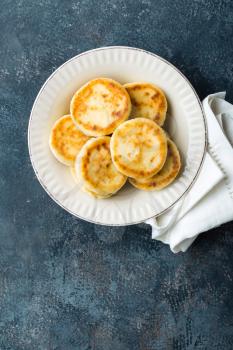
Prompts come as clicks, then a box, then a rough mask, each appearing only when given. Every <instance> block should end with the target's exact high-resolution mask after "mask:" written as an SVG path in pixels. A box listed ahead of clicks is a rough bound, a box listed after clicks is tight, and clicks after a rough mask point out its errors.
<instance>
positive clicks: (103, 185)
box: [75, 136, 127, 196]
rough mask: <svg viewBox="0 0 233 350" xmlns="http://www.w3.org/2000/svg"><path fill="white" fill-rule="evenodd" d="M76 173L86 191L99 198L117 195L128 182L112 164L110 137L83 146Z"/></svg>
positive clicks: (96, 139) (76, 164)
mask: <svg viewBox="0 0 233 350" xmlns="http://www.w3.org/2000/svg"><path fill="white" fill-rule="evenodd" d="M75 171H76V173H77V174H78V178H79V177H80V179H81V181H82V185H83V187H84V189H86V190H87V191H91V192H94V193H95V194H96V195H98V196H108V195H111V194H114V193H116V192H117V191H118V190H119V189H120V188H121V187H122V186H123V185H124V184H125V182H126V180H127V177H126V176H125V175H123V174H121V173H120V172H118V171H117V169H116V168H115V166H114V164H113V162H112V159H111V154H110V137H108V136H102V137H98V138H95V139H94V138H93V139H90V140H89V141H88V142H87V143H86V144H85V145H84V146H83V148H82V150H81V152H80V153H79V155H78V157H77V159H76V162H75Z"/></svg>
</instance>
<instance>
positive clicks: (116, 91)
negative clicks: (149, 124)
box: [70, 78, 131, 136]
mask: <svg viewBox="0 0 233 350" xmlns="http://www.w3.org/2000/svg"><path fill="white" fill-rule="evenodd" d="M70 111H71V114H72V117H73V120H74V122H75V123H76V125H77V126H78V128H79V129H80V130H81V131H82V132H83V133H84V134H86V135H89V136H103V135H109V134H111V133H112V132H113V131H114V130H115V128H116V127H117V126H118V125H120V124H121V123H122V122H123V121H125V120H126V119H128V117H129V114H130V112H131V101H130V97H129V95H128V93H127V91H126V89H125V88H124V87H123V86H122V85H121V84H119V83H118V82H116V81H114V80H112V79H107V78H98V79H94V80H91V81H89V82H88V83H87V84H86V85H84V86H83V87H81V89H79V90H78V91H77V92H76V93H75V95H74V96H73V98H72V100H71V105H70Z"/></svg>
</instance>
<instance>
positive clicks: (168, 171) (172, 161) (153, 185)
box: [129, 139, 181, 191]
mask: <svg viewBox="0 0 233 350" xmlns="http://www.w3.org/2000/svg"><path fill="white" fill-rule="evenodd" d="M167 144H168V151H167V159H166V162H165V164H164V166H163V168H162V169H161V170H160V171H159V172H158V173H157V174H156V175H154V176H152V177H151V178H149V179H146V180H145V179H144V180H143V179H129V182H130V183H131V184H132V185H133V186H134V187H136V188H138V189H140V190H145V191H154V190H161V189H163V188H165V187H166V186H168V185H169V184H171V183H172V182H173V181H174V180H175V178H176V176H177V175H178V173H179V171H180V167H181V160H180V154H179V151H178V149H177V147H176V145H175V143H174V142H173V141H171V140H170V139H168V140H167Z"/></svg>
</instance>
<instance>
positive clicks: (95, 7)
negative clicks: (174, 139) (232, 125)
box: [0, 0, 233, 350]
mask: <svg viewBox="0 0 233 350" xmlns="http://www.w3.org/2000/svg"><path fill="white" fill-rule="evenodd" d="M232 38H233V3H232V1H231V0H228V1H227V0H218V1H217V0H216V1H213V0H206V1H203V0H192V1H189V0H177V1H167V0H156V1H153V0H142V1H136V0H128V1H122V0H118V1H117V0H112V1H107V0H102V1H91V0H82V1H72V0H71V1H68V0H67V1H66V0H63V1H51V0H49V1H48V0H40V1H33V0H1V11H0V40H1V43H0V47H1V49H0V113H1V116H0V349H1V350H34V349H35V350H47V349H48V350H52V349H53V350H55V349H56V350H73V349H76V350H90V349H93V350H94V349H95V350H139V349H140V350H162V349H165V350H170V349H175V350H191V349H198V350H200V349H201V350H204V349H211V350H213V349H214V350H216V349H217V350H225V349H226V350H231V349H233V316H232V315H233V282H232V279H233V273H232V270H233V255H232V248H233V235H232V233H233V224H232V223H229V224H226V225H224V226H222V227H220V228H217V229H215V230H212V231H211V232H208V233H205V234H203V235H202V236H201V237H200V238H199V239H198V240H197V241H196V242H195V243H194V245H193V246H192V248H191V249H190V250H189V251H188V252H187V253H186V254H178V255H173V254H172V253H171V252H170V251H169V248H168V247H167V246H165V245H163V244H162V243H159V242H155V241H152V240H151V239H150V228H149V227H147V226H146V225H137V226H132V227H126V228H107V227H106V228H104V227H100V226H94V225H92V224H89V223H86V222H83V221H81V220H77V219H76V218H74V217H72V216H71V215H69V214H68V213H66V212H65V211H63V210H62V209H61V208H60V207H58V206H57V205H56V204H55V203H53V202H52V200H51V199H50V198H49V197H48V196H47V194H46V193H45V192H44V191H43V189H42V188H41V186H40V185H39V183H38V182H37V180H36V178H35V176H34V173H33V171H32V168H31V165H30V161H29V157H28V151H27V124H28V118H29V113H30V109H31V106H32V103H33V100H34V99H35V97H36V95H37V93H38V90H39V88H40V86H41V85H42V83H43V82H44V80H45V79H46V78H47V77H48V76H49V75H50V74H51V73H52V72H53V71H54V69H55V68H57V67H58V66H59V65H61V64H62V63H63V62H65V61H66V60H67V59H68V58H70V57H72V56H74V55H76V54H77V53H79V52H81V51H84V50H87V49H91V48H95V47H99V46H104V45H130V46H137V47H141V48H145V49H147V50H151V51H153V52H155V53H158V54H159V55H161V56H163V57H164V58H166V59H168V60H170V61H171V62H172V63H174V64H175V65H176V66H178V67H179V68H180V69H181V70H182V71H183V73H185V74H186V75H187V77H188V78H189V79H190V81H191V82H192V83H193V85H194V86H195V88H196V90H197V92H198V94H199V95H200V97H201V98H203V97H204V96H205V95H206V94H208V93H211V92H214V91H219V90H223V89H226V90H227V96H228V99H229V100H230V101H231V102H233V64H232V62H233V60H232V57H233V41H232V40H233V39H232ZM220 204H221V203H220Z"/></svg>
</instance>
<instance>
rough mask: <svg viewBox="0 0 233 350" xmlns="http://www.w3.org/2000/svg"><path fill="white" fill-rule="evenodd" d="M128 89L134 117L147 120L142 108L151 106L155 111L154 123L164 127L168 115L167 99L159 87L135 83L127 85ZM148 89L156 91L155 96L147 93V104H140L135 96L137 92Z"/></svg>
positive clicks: (145, 96) (145, 95) (145, 94)
mask: <svg viewBox="0 0 233 350" xmlns="http://www.w3.org/2000/svg"><path fill="white" fill-rule="evenodd" d="M124 87H125V88H126V90H127V92H128V94H129V96H130V99H131V103H132V117H135V116H140V117H142V118H147V116H146V115H143V110H142V108H143V107H145V106H149V107H150V108H151V109H154V116H153V119H152V120H153V121H154V122H156V123H157V124H159V125H160V126H162V125H163V124H164V121H165V118H166V113H167V99H166V96H165V94H164V92H163V91H162V89H161V88H159V87H158V86H156V85H154V84H151V83H146V82H135V83H128V84H125V85H124ZM146 89H150V90H154V94H153V95H152V96H149V95H150V94H149V93H148V91H145V93H144V98H145V100H146V102H139V101H138V99H137V98H136V96H135V92H137V91H143V90H146Z"/></svg>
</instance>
